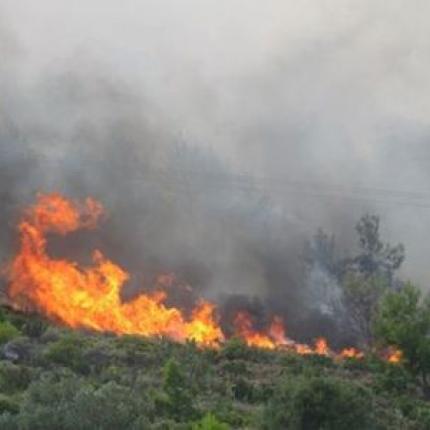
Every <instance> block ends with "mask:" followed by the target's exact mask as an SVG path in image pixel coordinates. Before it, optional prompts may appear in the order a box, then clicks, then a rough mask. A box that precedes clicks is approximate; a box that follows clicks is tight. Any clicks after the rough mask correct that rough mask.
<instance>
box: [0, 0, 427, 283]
mask: <svg viewBox="0 0 430 430" xmlns="http://www.w3.org/2000/svg"><path fill="white" fill-rule="evenodd" d="M0 14H1V15H0V25H1V26H3V27H4V33H5V34H8V37H9V39H8V40H10V43H11V44H13V46H14V48H16V52H15V55H14V56H13V57H7V58H8V60H7V61H10V62H12V60H11V58H13V64H4V66H6V67H8V66H9V67H10V69H9V70H10V71H11V72H10V73H12V74H13V76H16V80H17V81H19V82H20V85H22V86H25V85H29V86H30V87H31V83H33V82H39V81H43V80H44V81H46V82H47V85H49V79H50V77H51V76H53V75H55V73H57V72H58V73H59V72H64V71H66V70H68V69H69V68H71V69H72V68H73V69H74V70H79V71H80V73H81V75H82V76H85V75H86V74H90V73H91V72H92V71H93V69H98V70H103V73H104V74H105V75H107V76H109V77H110V78H111V79H112V80H118V82H121V85H125V86H126V87H128V88H130V91H131V92H133V93H134V94H135V95H136V96H137V97H142V98H144V99H145V100H146V101H147V103H148V106H151V108H150V109H151V112H152V115H153V116H154V118H158V119H160V118H162V122H163V124H166V127H168V128H169V132H170V133H171V134H172V135H174V136H178V138H180V139H184V140H186V141H188V142H191V143H192V144H193V145H201V146H204V147H210V148H212V149H213V150H214V151H216V152H217V153H218V154H220V156H221V157H222V158H223V159H225V160H226V161H227V162H228V163H230V164H231V165H232V166H234V168H235V169H238V171H239V172H244V171H246V172H250V173H252V174H255V175H256V176H257V177H264V178H269V179H270V180H272V181H275V182H276V184H277V198H278V200H279V202H280V204H282V203H283V202H284V201H286V202H287V203H288V199H285V197H284V194H283V192H279V188H282V184H283V181H285V183H287V181H290V183H291V181H308V182H312V183H317V184H323V185H324V184H326V185H324V186H326V189H324V187H323V190H328V192H329V193H332V192H333V190H334V189H335V190H336V192H337V191H338V189H339V188H341V189H342V193H343V194H347V196H348V197H351V190H356V187H358V186H361V187H366V189H365V190H364V191H363V190H361V191H360V199H362V198H363V199H364V200H365V199H370V200H372V201H373V202H374V203H375V205H376V209H375V211H377V212H379V213H381V215H382V217H383V220H384V221H385V224H386V233H387V235H388V237H389V238H390V239H391V240H393V241H403V242H405V244H406V246H407V250H408V256H409V260H410V262H409V265H410V266H407V268H408V267H409V270H407V273H408V274H411V276H413V277H417V278H418V279H427V275H426V271H427V259H428V257H427V256H428V254H429V252H428V251H430V245H429V243H430V241H429V232H428V228H427V225H428V218H429V215H430V209H428V208H417V207H416V206H417V205H418V204H419V205H424V206H425V205H427V206H430V190H429V180H430V176H429V168H430V141H429V135H430V118H429V116H430V82H429V79H430V77H429V76H430V75H429V70H430V67H429V66H430V26H429V25H428V18H429V16H430V3H429V2H428V1H427V0H414V1H405V0H404V1H400V0H390V1H382V0H357V1H355V0H303V1H296V0H294V1H293V0H279V1H275V0H266V1H261V0H241V1H239V0H153V1H149V0H134V1H131V0H123V1H118V0H88V1H82V2H71V1H66V0H43V1H38V2H36V1H34V0H0ZM12 41H13V43H12ZM0 67H2V64H1V59H0ZM280 184H281V185H280ZM379 189H384V190H387V189H388V190H389V191H394V193H393V192H387V191H378V190H379ZM398 191H413V192H419V193H420V194H419V195H417V196H412V195H411V194H399V193H397V192H398ZM315 192H316V193H317V194H318V193H320V192H321V191H318V189H317V191H315ZM344 201H345V200H343V199H340V200H338V199H337V198H334V200H329V201H327V200H322V201H321V206H322V209H321V211H323V210H324V205H330V206H333V205H334V206H336V205H342V204H344ZM375 201H376V202H375ZM381 203H382V204H381ZM372 204H373V203H372ZM367 206H368V205H367V203H363V205H360V204H358V207H355V206H352V207H351V209H350V210H351V211H352V212H356V213H357V218H358V217H359V216H360V215H361V211H362V210H363V209H364V208H367ZM310 217H311V215H310ZM322 219H325V218H324V217H322ZM412 266H413V270H412V269H411V267H412ZM412 272H413V273H412Z"/></svg>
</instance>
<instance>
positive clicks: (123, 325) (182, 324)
mask: <svg viewBox="0 0 430 430" xmlns="http://www.w3.org/2000/svg"><path fill="white" fill-rule="evenodd" d="M102 214H103V207H102V206H101V205H100V204H99V203H98V202H96V201H95V200H92V199H87V200H86V201H85V203H84V204H79V203H78V202H74V201H70V200H67V199H66V198H64V197H62V196H61V195H58V194H51V195H40V196H39V197H38V201H37V203H36V204H35V205H34V206H32V207H30V208H29V209H28V210H27V211H26V212H25V215H24V218H23V220H22V221H21V223H20V224H19V232H20V234H21V246H20V252H19V254H18V256H17V257H16V258H15V260H14V261H13V263H12V266H11V268H10V273H9V278H10V286H9V290H8V294H9V297H10V298H11V299H12V301H13V302H14V304H15V305H16V306H17V307H19V308H21V309H26V308H28V307H32V308H36V309H38V310H39V311H41V312H43V313H45V314H46V315H47V316H48V317H50V318H52V319H54V320H57V321H61V322H62V323H64V324H66V325H68V326H70V327H72V328H80V327H85V328H90V329H92V330H96V331H109V332H113V333H118V334H137V335H143V336H168V337H170V338H172V339H175V340H178V341H185V340H187V339H190V340H195V341H196V342H197V343H198V344H201V345H207V346H213V345H216V344H218V343H219V342H220V341H222V340H223V334H222V332H221V329H220V328H219V326H218V323H217V322H216V320H215V312H214V311H215V307H214V305H212V304H211V303H208V302H205V301H202V302H200V303H199V304H198V305H197V306H196V308H195V309H194V310H193V312H192V315H191V317H190V318H186V317H185V316H184V314H183V312H182V311H181V310H179V309H177V308H174V307H167V306H166V305H165V303H164V302H165V299H166V293H165V292H164V291H157V292H155V293H149V294H141V295H139V296H138V297H136V298H135V299H133V300H131V301H129V302H125V303H123V302H122V301H121V298H120V292H121V289H122V287H123V285H124V283H125V282H126V281H127V280H128V279H129V274H128V273H127V272H126V271H125V270H124V269H122V268H121V267H119V266H118V265H117V264H115V263H113V262H112V261H110V260H109V259H107V258H106V257H105V256H104V255H103V254H102V253H101V252H100V251H98V250H96V251H95V252H94V254H93V264H92V265H91V266H90V267H84V268H80V267H79V266H78V264H77V263H75V262H73V261H68V260H57V259H53V258H51V257H50V256H49V255H48V254H47V240H46V235H47V234H48V233H57V234H60V235H66V234H68V233H71V232H73V231H76V230H78V229H81V228H88V229H91V228H95V227H96V225H97V221H98V220H99V219H100V217H101V215H102ZM159 282H160V283H163V284H169V283H171V282H173V281H171V276H167V277H166V276H164V277H163V278H161V279H159Z"/></svg>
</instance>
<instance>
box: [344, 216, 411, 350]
mask: <svg viewBox="0 0 430 430" xmlns="http://www.w3.org/2000/svg"><path fill="white" fill-rule="evenodd" d="M356 231H357V234H358V242H359V250H360V251H359V253H358V255H356V256H355V257H353V258H349V259H346V260H344V261H343V262H342V263H341V264H340V266H341V268H340V269H339V277H340V284H341V287H342V292H343V297H342V302H343V305H344V309H345V312H346V316H347V320H348V321H349V325H350V326H351V329H352V330H353V331H354V332H355V333H356V334H357V336H358V338H359V340H360V341H361V342H362V344H363V345H370V344H371V343H372V342H373V333H372V327H373V319H374V317H375V314H376V313H377V310H378V305H379V302H380V300H381V298H382V297H383V295H384V294H385V293H386V292H387V291H388V290H389V289H390V288H393V287H394V286H395V284H396V280H395V277H394V275H395V271H396V270H398V269H399V268H400V266H401V264H402V263H403V260H404V258H405V250H404V247H403V245H402V244H398V245H395V246H393V245H391V244H388V243H384V242H383V241H382V240H381V235H380V219H379V217H378V216H376V215H364V216H363V217H361V219H360V220H359V222H358V223H357V225H356Z"/></svg>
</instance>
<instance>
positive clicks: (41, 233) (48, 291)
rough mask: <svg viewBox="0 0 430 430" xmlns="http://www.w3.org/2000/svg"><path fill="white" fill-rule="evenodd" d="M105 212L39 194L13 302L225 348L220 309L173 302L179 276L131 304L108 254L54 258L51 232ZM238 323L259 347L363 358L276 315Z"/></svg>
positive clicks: (87, 223) (28, 214) (89, 323)
mask: <svg viewBox="0 0 430 430" xmlns="http://www.w3.org/2000/svg"><path fill="white" fill-rule="evenodd" d="M103 214H104V209H103V206H102V205H101V204H100V203H99V202H97V201H96V200H94V199H91V198H88V199H86V200H85V201H84V202H83V203H80V202H77V201H72V200H69V199H67V198H65V197H63V196H61V195H59V194H49V195H39V196H38V198H37V201H36V203H35V204H34V205H32V206H31V207H29V208H28V209H27V210H26V211H25V212H24V215H23V218H22V220H21V222H20V223H19V226H18V230H19V233H20V248H19V253H18V254H17V256H16V257H15V259H14V260H13V261H12V263H11V265H10V267H9V269H8V278H9V288H8V296H9V298H10V300H11V302H12V304H13V305H14V306H15V307H16V308H19V309H22V310H27V309H35V310H38V311H39V312H41V313H43V314H45V315H46V316H47V317H49V318H50V319H52V320H54V321H59V322H61V323H63V324H65V325H67V326H69V327H71V328H88V329H91V330H95V331H100V332H112V333H116V334H134V335H142V336H152V337H154V336H166V337H169V338H171V339H173V340H176V341H179V342H184V341H186V340H191V341H194V342H196V343H197V344H198V345H200V346H205V347H218V346H220V344H221V343H222V342H223V341H224V340H225V335H224V333H223V331H222V329H221V327H220V325H219V323H218V320H217V315H216V306H215V304H213V303H211V302H208V301H205V300H200V301H198V302H197V304H196V305H195V307H194V309H193V310H192V311H191V313H190V315H188V314H187V313H185V312H184V311H183V310H181V309H179V308H177V307H173V306H168V305H167V304H166V299H167V298H168V291H171V289H172V288H173V287H174V286H175V284H176V277H175V275H174V274H172V273H167V274H161V275H159V276H158V277H156V278H155V285H156V287H157V289H156V290H155V291H153V292H150V293H142V294H140V295H138V296H137V297H135V298H134V299H132V300H129V301H126V302H124V301H122V300H121V291H122V288H123V286H124V284H125V283H126V282H127V281H128V279H129V277H130V276H129V274H128V273H127V272H126V271H125V270H124V269H123V268H122V267H120V266H119V265H117V264H116V263H114V262H112V261H110V260H109V259H108V258H106V257H105V256H104V255H103V253H102V252H101V251H99V250H95V251H94V253H93V256H92V264H91V265H90V266H88V267H80V266H79V265H78V264H77V263H76V262H74V261H69V260H66V259H55V258H52V257H51V256H50V255H49V254H48V252H47V236H48V234H58V235H62V236H65V235H67V234H69V233H72V232H74V231H77V230H80V229H95V228H96V227H97V224H98V222H99V220H100V218H101V217H102V216H103ZM188 288H190V287H188V286H187V289H188ZM233 324H234V331H235V333H234V334H235V335H236V336H239V337H240V338H242V339H243V340H244V341H245V342H246V344H247V345H249V346H252V347H258V348H265V349H275V348H280V349H285V350H287V351H292V352H296V353H298V354H315V355H321V356H330V357H340V358H362V357H363V353H362V352H360V351H358V350H356V349H355V348H349V349H345V350H343V351H342V352H341V353H340V354H335V353H333V351H331V349H330V347H329V345H328V343H327V341H326V339H324V338H319V339H317V340H316V342H315V345H314V346H310V345H306V344H300V343H296V342H294V341H293V340H291V339H289V338H288V337H287V336H286V333H285V327H284V324H283V321H282V319H281V318H280V317H278V316H274V317H273V319H272V321H271V323H270V325H269V327H268V328H266V329H264V330H255V329H254V322H253V320H252V317H251V315H250V314H249V313H248V312H246V311H239V312H238V313H237V314H236V316H235V318H234V322H233ZM401 358H402V355H401V353H400V351H393V352H392V354H391V355H390V356H389V357H388V358H387V359H388V361H390V362H398V361H400V360H401Z"/></svg>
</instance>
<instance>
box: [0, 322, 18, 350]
mask: <svg viewBox="0 0 430 430" xmlns="http://www.w3.org/2000/svg"><path fill="white" fill-rule="evenodd" d="M20 335H21V332H20V331H19V330H18V329H17V328H16V327H15V326H14V325H12V324H11V323H10V322H9V321H1V322H0V345H2V344H4V343H6V342H9V341H10V340H12V339H14V338H16V337H19V336H20Z"/></svg>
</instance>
